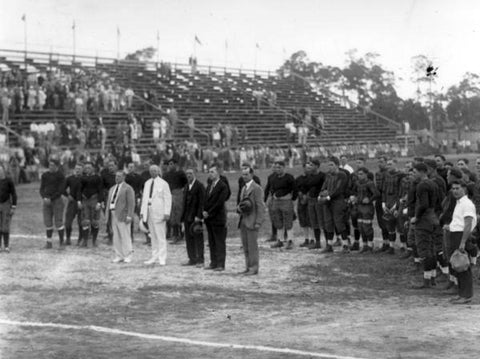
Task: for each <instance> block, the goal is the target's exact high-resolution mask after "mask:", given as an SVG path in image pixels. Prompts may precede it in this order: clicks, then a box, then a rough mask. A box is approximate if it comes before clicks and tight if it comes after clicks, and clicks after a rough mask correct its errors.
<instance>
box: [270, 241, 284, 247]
mask: <svg viewBox="0 0 480 359" xmlns="http://www.w3.org/2000/svg"><path fill="white" fill-rule="evenodd" d="M282 247H283V243H282V241H277V242H276V243H274V244H272V245H271V246H270V248H282Z"/></svg>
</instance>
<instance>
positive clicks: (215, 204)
mask: <svg viewBox="0 0 480 359" xmlns="http://www.w3.org/2000/svg"><path fill="white" fill-rule="evenodd" d="M211 187H212V183H209V185H208V187H207V193H206V197H205V205H204V207H203V210H204V211H206V212H207V213H208V218H206V219H205V223H207V224H211V225H214V226H224V225H226V224H227V210H226V208H225V202H226V201H227V199H228V197H229V196H230V191H229V189H228V187H227V185H226V184H225V182H224V181H222V180H220V181H218V183H217V184H216V186H215V187H213V190H212V193H210V188H211Z"/></svg>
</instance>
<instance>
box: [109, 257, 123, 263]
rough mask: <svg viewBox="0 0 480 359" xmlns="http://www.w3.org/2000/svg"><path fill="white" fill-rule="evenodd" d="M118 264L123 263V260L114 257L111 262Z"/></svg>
mask: <svg viewBox="0 0 480 359" xmlns="http://www.w3.org/2000/svg"><path fill="white" fill-rule="evenodd" d="M120 262H123V259H122V258H120V257H115V258H114V259H113V260H112V263H120Z"/></svg>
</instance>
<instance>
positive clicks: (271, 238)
mask: <svg viewBox="0 0 480 359" xmlns="http://www.w3.org/2000/svg"><path fill="white" fill-rule="evenodd" d="M276 241H278V239H277V237H275V236H270V238H268V239H267V242H276Z"/></svg>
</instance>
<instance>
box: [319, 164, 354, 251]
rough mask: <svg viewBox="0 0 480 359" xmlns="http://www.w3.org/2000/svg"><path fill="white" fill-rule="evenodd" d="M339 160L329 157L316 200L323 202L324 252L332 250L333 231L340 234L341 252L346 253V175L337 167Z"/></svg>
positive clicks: (347, 248)
mask: <svg viewBox="0 0 480 359" xmlns="http://www.w3.org/2000/svg"><path fill="white" fill-rule="evenodd" d="M339 165H340V161H339V160H338V158H337V157H333V156H332V157H330V158H329V159H328V161H327V171H328V172H327V176H326V178H325V182H324V183H323V186H322V190H321V191H320V194H319V196H318V201H319V202H320V203H321V204H323V222H324V223H325V235H326V239H327V246H326V248H325V249H324V253H331V252H333V236H334V234H335V231H336V232H337V233H339V234H340V235H341V236H342V245H343V252H344V253H348V252H350V249H349V247H348V230H347V223H346V216H345V213H346V210H347V204H346V202H345V195H346V194H347V185H348V177H347V174H346V173H345V172H344V171H342V170H341V169H340V168H339Z"/></svg>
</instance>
